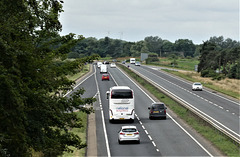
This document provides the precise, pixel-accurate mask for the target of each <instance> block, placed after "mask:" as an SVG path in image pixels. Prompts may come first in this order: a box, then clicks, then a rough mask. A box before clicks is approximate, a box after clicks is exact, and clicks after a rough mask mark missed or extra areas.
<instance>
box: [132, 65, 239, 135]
mask: <svg viewBox="0 0 240 157" xmlns="http://www.w3.org/2000/svg"><path fill="white" fill-rule="evenodd" d="M131 68H133V69H134V70H136V71H138V72H140V73H141V74H143V75H144V76H147V77H148V78H149V79H151V80H152V81H154V82H156V83H157V84H159V85H160V86H162V87H164V88H165V89H167V90H169V91H170V92H172V93H173V94H175V95H177V96H178V97H180V98H182V99H183V100H184V101H186V102H188V103H189V104H191V105H192V106H194V107H196V108H197V109H199V110H200V111H202V112H203V113H205V114H207V115H208V116H210V117H212V118H213V119H216V120H217V121H218V122H219V123H221V124H223V125H224V126H226V127H227V128H228V129H229V132H234V134H235V136H239V108H240V106H239V103H238V102H234V101H232V100H230V99H227V98H225V97H223V96H219V95H217V94H216V93H212V92H210V91H207V90H206V89H204V90H203V91H192V90H191V84H189V83H188V82H187V81H182V80H180V79H178V78H177V77H173V76H171V75H169V74H166V73H165V72H161V71H158V70H156V68H154V69H152V68H148V67H147V66H141V67H135V66H131Z"/></svg>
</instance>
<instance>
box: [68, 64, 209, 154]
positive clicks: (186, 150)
mask: <svg viewBox="0 0 240 157" xmlns="http://www.w3.org/2000/svg"><path fill="white" fill-rule="evenodd" d="M131 68H136V69H137V70H139V71H143V73H144V72H146V73H147V71H151V70H153V69H150V70H149V69H148V70H146V69H145V67H144V68H143V67H142V66H141V67H132V66H131ZM108 69H109V74H110V81H102V80H101V74H100V71H99V69H98V68H96V67H93V71H92V73H91V74H90V75H89V76H87V77H86V78H85V79H84V80H82V81H80V82H79V83H78V85H77V86H76V87H75V88H74V90H73V91H71V92H69V93H68V96H69V95H70V94H71V93H72V92H74V91H75V90H77V89H79V88H84V89H85V93H84V94H83V95H82V97H96V98H97V99H98V102H97V103H96V106H94V108H95V118H96V119H95V120H96V134H97V153H98V156H212V154H211V153H209V152H211V151H209V150H208V149H211V148H206V146H204V145H201V144H200V143H201V142H199V141H198V140H197V139H195V138H194V137H193V136H191V133H189V132H187V131H186V130H185V129H184V127H182V126H181V125H180V124H179V123H177V122H176V121H175V120H174V119H173V118H172V116H171V114H168V116H167V119H166V120H149V119H148V109H147V108H148V106H149V105H150V104H151V103H152V102H154V100H153V99H152V98H151V97H150V96H148V95H147V94H146V93H145V91H144V90H142V89H141V88H140V87H138V85H137V84H135V83H134V82H133V81H132V80H131V79H130V78H128V77H127V76H126V75H125V74H124V73H123V72H122V71H121V70H120V69H119V68H110V67H109V68H108ZM155 71H156V70H155ZM155 71H154V72H155ZM147 74H148V73H147ZM148 75H149V76H150V74H148ZM160 75H161V76H162V75H163V74H160ZM151 77H153V78H159V77H158V76H157V74H154V76H151ZM165 79H167V78H165ZM169 79H170V80H171V79H174V78H169ZM160 80H164V79H160ZM166 82H168V81H166ZM166 82H164V83H161V84H167V83H166ZM170 84H171V83H170ZM179 84H186V83H182V82H181V81H179ZM116 85H118V86H122V85H124V86H129V87H130V88H132V89H133V91H134V93H135V113H136V114H135V121H134V123H130V122H124V121H123V122H116V123H110V122H109V119H108V117H109V116H108V101H107V99H106V91H108V90H109V88H110V87H112V86H116ZM185 86H188V88H191V87H190V85H189V84H188V85H185ZM169 88H174V87H172V86H171V87H169ZM175 88H176V87H175ZM178 88H179V87H178ZM185 88H187V87H185ZM178 92H180V94H182V90H180V91H178ZM199 93H200V92H199ZM201 93H203V92H201ZM180 96H182V97H185V96H186V95H180ZM186 97H187V98H189V99H191V97H192V96H186ZM196 97H197V96H196ZM195 101H196V100H195ZM198 101H199V100H198ZM122 125H135V126H137V128H138V129H139V131H140V136H141V143H140V144H137V143H125V144H121V145H119V144H118V140H117V138H118V131H119V129H120V127H121V126H122ZM90 151H91V150H90Z"/></svg>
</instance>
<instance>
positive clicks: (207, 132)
mask: <svg viewBox="0 0 240 157" xmlns="http://www.w3.org/2000/svg"><path fill="white" fill-rule="evenodd" d="M118 66H119V67H120V68H121V69H123V70H124V71H125V72H127V73H128V74H129V75H130V76H131V77H132V78H133V79H135V80H136V81H137V82H138V83H140V84H141V85H142V86H143V87H144V88H145V89H147V90H148V91H149V92H150V93H152V94H153V95H154V96H155V97H156V98H157V99H158V100H159V101H161V102H164V103H165V104H166V105H167V106H168V107H169V108H170V109H171V110H172V111H173V112H175V113H176V114H177V115H178V116H179V117H180V118H181V119H183V120H184V121H186V123H187V124H189V125H190V126H191V127H193V128H194V129H195V130H196V131H197V132H198V133H200V134H201V135H203V136H204V137H205V138H206V139H208V140H209V141H210V142H212V143H213V144H214V145H215V146H216V147H217V148H218V149H219V150H221V151H222V152H223V153H224V154H226V155H227V156H240V154H239V147H238V146H237V145H235V144H234V143H232V141H231V140H230V139H229V138H228V137H226V136H224V135H222V134H221V133H220V132H218V131H217V130H215V129H214V128H212V127H211V126H210V125H208V124H206V123H205V122H204V121H203V120H201V119H199V118H198V117H197V116H196V115H194V114H193V113H191V112H190V111H189V110H187V109H186V108H184V107H183V106H181V105H180V104H178V103H177V102H175V101H174V100H172V99H171V98H170V97H168V96H166V95H165V94H163V93H162V92H161V91H159V90H158V89H157V88H155V87H154V86H153V85H151V84H149V83H148V82H147V81H145V80H144V79H142V78H141V77H140V76H138V75H137V74H135V73H133V72H132V71H131V70H130V69H128V68H127V67H125V66H123V65H120V64H119V65H118Z"/></svg>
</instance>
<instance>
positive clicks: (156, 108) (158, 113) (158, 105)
mask: <svg viewBox="0 0 240 157" xmlns="http://www.w3.org/2000/svg"><path fill="white" fill-rule="evenodd" d="M148 109H149V119H153V118H163V119H166V109H167V107H166V106H165V105H164V103H162V102H155V103H152V104H151V106H150V107H148Z"/></svg>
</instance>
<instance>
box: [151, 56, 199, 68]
mask: <svg viewBox="0 0 240 157" xmlns="http://www.w3.org/2000/svg"><path fill="white" fill-rule="evenodd" d="M159 60H160V61H159V62H154V63H151V64H152V65H159V66H165V67H171V68H176V69H182V70H190V71H194V67H195V65H198V64H199V61H198V60H197V59H182V58H179V59H176V62H175V63H177V64H174V65H173V64H171V63H173V62H174V60H173V59H169V58H159Z"/></svg>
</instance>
